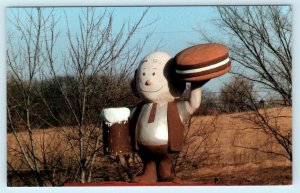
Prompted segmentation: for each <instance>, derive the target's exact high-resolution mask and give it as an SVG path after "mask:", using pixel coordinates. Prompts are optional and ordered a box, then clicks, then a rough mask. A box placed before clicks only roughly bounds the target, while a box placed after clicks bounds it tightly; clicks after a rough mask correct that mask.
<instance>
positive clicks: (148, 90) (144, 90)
mask: <svg viewBox="0 0 300 193" xmlns="http://www.w3.org/2000/svg"><path fill="white" fill-rule="evenodd" d="M163 87H164V86H161V87H160V88H159V89H157V90H143V89H142V88H140V89H141V91H142V92H157V91H160V90H161V89H162V88H163Z"/></svg>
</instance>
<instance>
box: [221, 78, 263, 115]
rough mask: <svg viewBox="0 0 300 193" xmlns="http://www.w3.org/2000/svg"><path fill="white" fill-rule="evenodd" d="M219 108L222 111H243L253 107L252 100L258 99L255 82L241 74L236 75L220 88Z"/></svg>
mask: <svg viewBox="0 0 300 193" xmlns="http://www.w3.org/2000/svg"><path fill="white" fill-rule="evenodd" d="M218 97H219V102H220V105H219V108H220V110H221V111H222V112H226V113H232V112H243V111H248V110H249V109H251V106H252V105H253V104H252V100H253V102H256V101H257V99H256V98H257V93H256V92H255V91H254V89H253V83H252V82H249V81H248V80H247V79H245V78H243V77H241V76H234V77H233V78H232V79H231V80H230V81H229V82H228V83H226V84H224V85H223V86H222V87H221V88H220V93H219V96H218Z"/></svg>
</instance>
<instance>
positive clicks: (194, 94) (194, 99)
mask: <svg viewBox="0 0 300 193" xmlns="http://www.w3.org/2000/svg"><path fill="white" fill-rule="evenodd" d="M207 82H208V80H207V81H202V82H199V83H194V82H192V83H191V94H190V98H189V100H188V101H186V103H185V106H186V109H187V111H188V112H189V113H190V114H193V113H194V112H195V111H196V110H197V109H198V108H199V107H200V103H201V87H202V86H203V85H204V84H205V83H207Z"/></svg>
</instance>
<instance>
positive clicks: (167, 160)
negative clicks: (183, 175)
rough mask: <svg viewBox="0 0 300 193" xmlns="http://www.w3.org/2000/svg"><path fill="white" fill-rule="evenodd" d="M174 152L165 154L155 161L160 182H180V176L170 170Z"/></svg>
mask: <svg viewBox="0 0 300 193" xmlns="http://www.w3.org/2000/svg"><path fill="white" fill-rule="evenodd" d="M175 156H176V154H174V153H173V154H167V155H166V156H164V157H163V158H161V159H159V160H158V161H157V163H156V164H157V175H158V180H159V181H160V182H174V183H180V182H181V180H180V178H178V177H176V176H175V174H173V172H172V163H173V160H174V158H175Z"/></svg>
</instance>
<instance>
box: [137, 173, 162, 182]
mask: <svg viewBox="0 0 300 193" xmlns="http://www.w3.org/2000/svg"><path fill="white" fill-rule="evenodd" d="M132 182H135V183H156V182H157V178H156V177H155V176H154V175H147V174H143V175H140V176H135V177H134V178H133V179H132Z"/></svg>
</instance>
